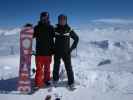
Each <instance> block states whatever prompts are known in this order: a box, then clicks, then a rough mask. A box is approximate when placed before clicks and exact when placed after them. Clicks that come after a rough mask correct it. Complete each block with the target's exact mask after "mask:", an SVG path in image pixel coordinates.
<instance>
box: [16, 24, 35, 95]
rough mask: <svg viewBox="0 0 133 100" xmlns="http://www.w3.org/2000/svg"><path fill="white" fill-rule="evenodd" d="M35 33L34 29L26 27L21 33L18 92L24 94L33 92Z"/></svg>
mask: <svg viewBox="0 0 133 100" xmlns="http://www.w3.org/2000/svg"><path fill="white" fill-rule="evenodd" d="M33 32H34V31H33V28H32V27H24V28H23V29H22V30H21V32H20V66H19V80H18V87H17V90H18V91H20V92H21V93H24V94H27V93H30V92H31V80H30V70H31V52H32V39H33Z"/></svg>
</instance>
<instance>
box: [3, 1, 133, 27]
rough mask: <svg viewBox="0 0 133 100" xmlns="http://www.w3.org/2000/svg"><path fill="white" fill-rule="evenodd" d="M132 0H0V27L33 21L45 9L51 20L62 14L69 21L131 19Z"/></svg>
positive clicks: (132, 14) (73, 22) (37, 18)
mask: <svg viewBox="0 0 133 100" xmlns="http://www.w3.org/2000/svg"><path fill="white" fill-rule="evenodd" d="M132 4H133V0H0V27H19V26H22V25H23V24H25V23H27V22H31V23H33V24H36V23H37V21H38V20H39V14H40V12H41V11H48V12H49V13H50V16H51V22H52V23H53V24H55V23H56V22H57V16H58V15H59V14H61V13H64V14H66V15H68V17H69V22H70V24H80V23H87V22H89V20H94V19H103V18H121V19H133V11H132V10H133V6H132Z"/></svg>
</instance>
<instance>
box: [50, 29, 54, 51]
mask: <svg viewBox="0 0 133 100" xmlns="http://www.w3.org/2000/svg"><path fill="white" fill-rule="evenodd" d="M54 38H55V31H54V27H52V29H51V53H52V54H54V45H55V42H54Z"/></svg>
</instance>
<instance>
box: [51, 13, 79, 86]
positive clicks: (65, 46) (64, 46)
mask: <svg viewBox="0 0 133 100" xmlns="http://www.w3.org/2000/svg"><path fill="white" fill-rule="evenodd" d="M70 38H72V39H73V40H74V42H73V44H72V46H71V47H70ZM78 41H79V37H78V36H77V34H76V33H75V32H74V31H73V30H72V29H71V28H70V27H69V25H68V24H67V16H65V15H63V14H61V15H59V16H58V24H57V25H56V27H55V47H54V48H55V51H54V52H55V55H54V69H53V81H54V82H55V83H57V82H58V80H59V70H60V63H61V59H62V60H63V62H64V64H65V69H66V72H67V76H68V85H69V86H71V85H74V73H73V69H72V64H71V52H72V50H74V49H75V48H76V47H77V44H78Z"/></svg>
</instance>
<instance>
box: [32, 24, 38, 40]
mask: <svg viewBox="0 0 133 100" xmlns="http://www.w3.org/2000/svg"><path fill="white" fill-rule="evenodd" d="M37 34H38V30H37V26H35V27H34V34H33V38H36V37H37Z"/></svg>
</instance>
